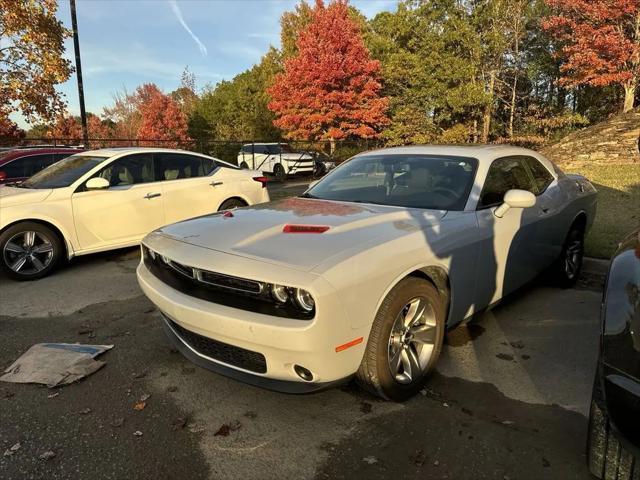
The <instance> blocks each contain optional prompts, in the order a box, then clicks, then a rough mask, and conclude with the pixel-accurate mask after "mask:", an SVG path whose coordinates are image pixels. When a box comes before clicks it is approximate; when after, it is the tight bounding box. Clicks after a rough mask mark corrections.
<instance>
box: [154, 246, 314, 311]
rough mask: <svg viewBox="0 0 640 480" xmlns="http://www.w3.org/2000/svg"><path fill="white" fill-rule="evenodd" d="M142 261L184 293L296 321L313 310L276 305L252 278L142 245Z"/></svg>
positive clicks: (162, 278) (261, 285)
mask: <svg viewBox="0 0 640 480" xmlns="http://www.w3.org/2000/svg"><path fill="white" fill-rule="evenodd" d="M142 252H143V260H144V264H145V265H146V267H147V268H148V269H149V271H150V272H151V273H152V274H153V275H154V276H155V277H156V278H158V279H159V280H161V281H162V282H164V283H165V284H167V285H169V286H170V287H171V288H174V289H176V290H178V291H179V292H181V293H184V294H185V295H189V296H191V297H195V298H199V299H201V300H206V301H208V302H212V303H217V304H220V305H225V306H227V307H234V308H239V309H241V310H247V311H250V312H255V313H262V314H265V315H272V316H275V317H281V318H292V319H296V320H311V319H312V318H313V317H314V315H315V311H312V312H305V311H303V310H301V309H298V308H296V307H295V306H293V305H291V304H290V303H286V304H284V305H280V304H276V303H274V302H273V300H272V299H271V296H270V293H269V291H268V289H265V288H264V287H263V284H261V283H260V282H256V281H254V280H249V279H244V278H239V277H234V276H231V275H225V274H221V273H217V272H211V271H208V270H200V269H198V268H193V267H190V266H188V265H184V264H181V263H178V262H175V261H173V260H171V259H169V258H165V257H162V256H161V255H159V254H157V253H152V251H151V250H149V249H148V248H147V247H146V246H143V247H142Z"/></svg>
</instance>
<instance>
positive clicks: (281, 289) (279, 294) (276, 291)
mask: <svg viewBox="0 0 640 480" xmlns="http://www.w3.org/2000/svg"><path fill="white" fill-rule="evenodd" d="M271 296H272V297H273V298H274V300H275V301H276V302H278V303H287V300H289V292H288V291H287V287H285V286H283V285H272V286H271Z"/></svg>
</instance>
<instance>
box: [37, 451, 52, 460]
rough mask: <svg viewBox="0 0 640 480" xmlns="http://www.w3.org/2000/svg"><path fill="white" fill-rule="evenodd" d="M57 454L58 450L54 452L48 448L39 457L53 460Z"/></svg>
mask: <svg viewBox="0 0 640 480" xmlns="http://www.w3.org/2000/svg"><path fill="white" fill-rule="evenodd" d="M55 456H56V452H54V451H53V450H47V451H46V452H44V453H42V454H41V455H40V456H39V457H38V458H39V459H40V460H51V459H52V458H53V457H55Z"/></svg>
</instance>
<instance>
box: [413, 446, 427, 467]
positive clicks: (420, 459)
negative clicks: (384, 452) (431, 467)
mask: <svg viewBox="0 0 640 480" xmlns="http://www.w3.org/2000/svg"><path fill="white" fill-rule="evenodd" d="M409 460H411V461H412V462H413V463H414V464H415V465H417V466H418V467H421V466H423V465H424V462H425V461H426V460H427V457H426V456H425V454H424V450H422V449H421V448H420V449H418V450H416V451H415V453H414V454H413V455H409Z"/></svg>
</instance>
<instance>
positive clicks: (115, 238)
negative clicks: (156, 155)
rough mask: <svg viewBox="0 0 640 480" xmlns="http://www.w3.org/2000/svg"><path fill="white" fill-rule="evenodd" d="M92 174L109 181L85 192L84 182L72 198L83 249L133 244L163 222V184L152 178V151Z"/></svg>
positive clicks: (117, 161)
mask: <svg viewBox="0 0 640 480" xmlns="http://www.w3.org/2000/svg"><path fill="white" fill-rule="evenodd" d="M94 177H102V178H105V179H107V180H109V183H110V186H109V188H108V189H105V190H93V191H88V190H86V188H84V184H83V185H81V186H80V187H79V188H78V190H76V192H74V194H73V195H72V197H71V202H72V205H73V219H74V223H75V227H76V232H77V235H78V242H79V243H80V247H81V248H82V250H94V249H95V250H98V249H102V248H105V247H117V246H120V245H127V244H131V243H135V242H137V241H139V240H140V239H141V238H142V237H144V236H145V235H146V234H147V233H149V232H150V231H152V230H154V229H156V228H159V227H161V226H162V225H164V223H165V221H164V209H163V205H162V187H161V185H160V184H159V182H156V179H155V175H154V165H153V155H152V154H151V153H147V152H144V153H135V154H131V155H127V156H125V157H122V158H119V159H117V160H115V161H113V162H112V163H110V164H109V165H107V166H106V167H104V168H103V169H101V170H100V171H99V172H98V173H97V174H95V175H94Z"/></svg>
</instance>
